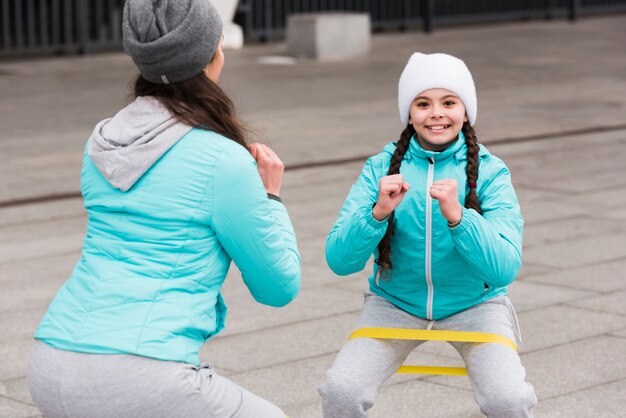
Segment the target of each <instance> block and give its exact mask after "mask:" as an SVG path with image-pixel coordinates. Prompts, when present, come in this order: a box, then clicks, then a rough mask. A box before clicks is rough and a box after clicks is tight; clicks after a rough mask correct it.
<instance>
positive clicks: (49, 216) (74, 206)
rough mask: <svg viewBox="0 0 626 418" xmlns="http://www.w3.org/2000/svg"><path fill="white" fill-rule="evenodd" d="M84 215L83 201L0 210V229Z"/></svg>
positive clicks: (43, 203)
mask: <svg viewBox="0 0 626 418" xmlns="http://www.w3.org/2000/svg"><path fill="white" fill-rule="evenodd" d="M84 215H85V209H84V207H83V199H82V198H76V199H64V200H59V201H51V202H40V203H34V204H27V205H19V206H13V207H5V208H0V228H1V227H4V226H11V225H12V226H15V225H21V224H25V223H36V222H44V221H52V220H59V219H67V218H75V217H80V216H84Z"/></svg>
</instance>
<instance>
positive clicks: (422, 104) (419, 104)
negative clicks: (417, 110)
mask: <svg viewBox="0 0 626 418" xmlns="http://www.w3.org/2000/svg"><path fill="white" fill-rule="evenodd" d="M415 105H416V106H417V107H426V106H428V103H426V102H417V103H415Z"/></svg>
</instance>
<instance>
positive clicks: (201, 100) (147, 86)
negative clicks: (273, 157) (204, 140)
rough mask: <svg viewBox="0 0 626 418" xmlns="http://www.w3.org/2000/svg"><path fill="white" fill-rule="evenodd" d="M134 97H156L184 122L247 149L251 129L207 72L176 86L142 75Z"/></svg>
mask: <svg viewBox="0 0 626 418" xmlns="http://www.w3.org/2000/svg"><path fill="white" fill-rule="evenodd" d="M134 95H135V97H140V96H153V97H155V98H156V99H158V100H159V101H160V102H161V103H163V105H165V107H166V108H167V109H168V110H169V111H170V112H171V113H172V114H173V115H174V116H175V117H177V118H178V119H179V120H180V121H181V122H184V123H186V124H188V125H190V126H193V127H194V128H202V129H206V130H210V131H214V132H217V133H218V134H220V135H223V136H225V137H227V138H230V139H232V140H233V141H235V142H237V143H238V144H240V145H242V146H244V147H246V143H247V142H246V133H247V129H246V127H245V126H244V125H243V123H242V122H241V121H240V120H239V119H238V118H237V116H236V114H235V106H234V105H233V102H232V101H231V100H230V99H229V98H228V96H227V95H226V93H224V91H223V90H222V89H221V88H220V86H218V85H217V84H216V83H214V82H213V81H211V80H209V78H208V77H207V76H206V75H204V73H200V74H198V75H197V76H195V77H192V78H190V79H188V80H184V81H179V82H177V83H172V84H155V83H151V82H149V81H148V80H146V79H145V78H143V77H142V76H141V74H140V75H139V76H138V77H137V80H136V81H135V89H134Z"/></svg>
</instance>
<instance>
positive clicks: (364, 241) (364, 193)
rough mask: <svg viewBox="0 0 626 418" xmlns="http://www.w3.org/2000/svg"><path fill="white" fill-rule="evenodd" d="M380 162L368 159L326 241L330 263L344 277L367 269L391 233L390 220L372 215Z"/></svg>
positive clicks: (374, 158)
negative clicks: (368, 261) (370, 260)
mask: <svg viewBox="0 0 626 418" xmlns="http://www.w3.org/2000/svg"><path fill="white" fill-rule="evenodd" d="M376 163H377V159H376V157H372V158H370V159H368V160H367V162H366V163H365V166H364V167H363V170H362V171H361V175H360V176H359V178H358V179H357V181H356V183H355V184H354V185H353V186H352V188H351V189H350V192H349V193H348V197H347V198H346V200H345V202H344V204H343V206H342V208H341V211H340V212H339V217H338V219H337V222H336V223H335V225H334V226H333V228H332V229H331V231H330V233H329V234H328V237H327V238H326V262H327V263H328V266H329V267H330V268H331V270H332V271H334V272H335V273H336V274H339V275H342V276H343V275H348V274H351V273H356V272H358V271H361V270H363V268H364V267H365V264H366V263H367V260H369V258H370V257H371V256H372V253H373V252H374V250H375V249H376V246H377V245H378V243H379V242H380V240H381V239H382V237H383V236H384V235H385V232H386V231H387V219H384V220H383V221H381V222H379V221H377V220H376V219H374V217H373V216H372V206H373V204H374V202H376V199H377V197H378V179H377V176H376V168H375V167H376Z"/></svg>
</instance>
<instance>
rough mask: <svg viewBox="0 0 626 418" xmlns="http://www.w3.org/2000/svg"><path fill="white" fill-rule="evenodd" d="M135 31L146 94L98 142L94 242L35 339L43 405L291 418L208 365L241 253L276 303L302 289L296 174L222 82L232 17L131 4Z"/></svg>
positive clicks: (89, 177) (88, 160) (266, 298)
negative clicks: (291, 202)
mask: <svg viewBox="0 0 626 418" xmlns="http://www.w3.org/2000/svg"><path fill="white" fill-rule="evenodd" d="M123 36H124V38H123V40H124V47H125V49H126V51H127V52H128V53H129V54H130V56H131V57H132V58H133V61H134V62H135V64H137V66H138V67H139V71H140V73H141V74H140V76H139V77H138V78H137V81H136V83H135V89H134V96H135V100H134V101H133V102H132V103H131V104H130V105H129V106H127V107H126V108H124V109H122V110H121V111H120V112H119V113H117V114H116V115H115V116H114V117H113V118H111V119H106V120H104V121H102V122H100V123H99V124H98V125H97V126H96V128H95V130H94V132H93V134H92V136H91V138H90V140H89V141H88V144H87V147H86V150H85V155H84V161H83V168H82V176H81V189H82V193H83V196H84V200H85V208H86V210H87V215H88V224H87V236H86V237H85V240H84V245H83V250H82V256H81V258H80V260H79V261H78V263H77V265H76V267H75V269H74V271H73V272H72V275H71V277H70V278H69V280H67V282H66V283H65V284H64V286H63V287H62V288H61V290H60V291H59V292H58V294H57V295H56V297H55V298H54V300H53V301H52V303H51V304H50V307H49V309H48V312H47V313H46V315H45V316H44V318H43V320H42V321H41V324H40V325H39V328H38V330H37V332H36V334H35V338H36V341H35V344H34V346H33V350H32V354H31V357H30V361H29V369H28V384H29V388H30V393H31V395H32V398H33V399H34V401H35V403H36V404H37V406H38V407H39V408H40V409H41V411H42V412H43V413H44V414H45V415H46V416H47V417H49V418H55V417H111V418H119V417H146V418H147V417H153V418H154V417H168V418H172V417H238V418H246V417H249V418H259V417H270V418H278V417H280V418H284V417H285V414H284V413H283V412H282V411H281V410H280V408H278V407H276V406H275V405H273V404H271V403H269V402H267V401H265V400H263V399H261V398H259V397H257V396H255V395H253V394H251V393H250V392H247V391H246V390H244V389H243V388H241V387H239V386H238V385H236V384H235V383H233V382H231V381H230V380H228V379H226V378H224V377H222V376H220V375H219V374H217V373H216V372H215V370H213V368H212V367H211V366H210V365H209V364H200V361H199V358H198V351H199V349H200V347H201V346H202V344H203V343H204V342H205V341H206V340H208V339H210V338H211V337H213V336H214V335H216V334H217V333H218V332H220V330H222V329H223V327H224V319H225V316H226V306H225V304H224V301H223V299H222V296H221V294H220V289H221V287H222V283H223V282H224V279H225V276H226V272H227V271H228V268H229V265H230V263H231V260H233V261H234V262H235V263H236V264H237V266H238V267H239V269H240V270H241V273H242V276H243V280H244V282H245V284H246V286H247V287H248V288H249V290H250V292H251V293H252V295H253V296H254V298H255V299H256V300H257V301H258V302H260V303H263V304H267V305H271V306H282V305H285V304H287V303H289V302H290V301H291V300H292V299H293V298H294V297H295V296H296V294H297V293H298V290H299V288H300V257H299V254H298V249H297V246H296V239H295V235H294V231H293V227H292V225H291V222H290V220H289V216H288V214H287V211H286V210H285V207H284V206H283V205H282V203H281V202H280V198H279V197H278V196H279V194H280V186H281V179H282V174H283V165H282V163H281V161H280V160H279V159H278V157H277V156H276V154H275V153H274V152H273V151H272V150H271V149H269V148H268V147H266V146H263V145H260V144H252V145H249V146H247V145H246V139H245V137H244V134H243V129H242V126H241V124H240V122H239V121H238V119H237V117H236V115H235V113H234V109H233V104H232V102H231V101H230V99H229V98H228V97H227V96H226V95H225V94H224V92H223V91H222V90H221V89H220V87H219V86H218V85H217V82H218V79H219V76H220V73H221V71H222V67H223V64H224V55H223V53H222V49H221V42H222V23H221V21H220V18H219V16H218V14H217V12H216V11H215V9H214V8H213V6H212V5H211V4H210V3H209V2H208V0H175V1H174V0H170V1H167V0H161V1H154V0H127V1H126V4H125V7H124V20H123Z"/></svg>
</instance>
